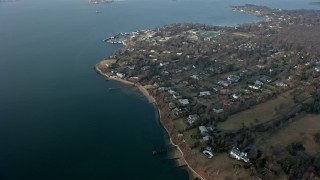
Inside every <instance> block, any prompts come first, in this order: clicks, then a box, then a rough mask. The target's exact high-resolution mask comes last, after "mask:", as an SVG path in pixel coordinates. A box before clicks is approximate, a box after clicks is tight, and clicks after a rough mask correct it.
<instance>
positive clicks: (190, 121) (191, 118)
mask: <svg viewBox="0 0 320 180" xmlns="http://www.w3.org/2000/svg"><path fill="white" fill-rule="evenodd" d="M199 119H200V117H199V115H198V114H192V115H189V116H188V118H187V123H188V124H189V125H192V124H193V123H194V122H196V121H197V120H199Z"/></svg>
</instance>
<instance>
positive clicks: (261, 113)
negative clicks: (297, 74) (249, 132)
mask: <svg viewBox="0 0 320 180" xmlns="http://www.w3.org/2000/svg"><path fill="white" fill-rule="evenodd" d="M294 106H295V103H294V101H293V97H292V96H291V95H290V91H289V92H286V93H283V94H282V95H280V96H278V97H277V98H276V99H271V100H269V101H267V102H264V103H261V104H258V105H256V106H254V107H252V108H251V109H248V110H246V111H242V112H240V113H237V114H234V115H232V116H230V117H229V118H228V119H227V120H226V121H224V122H222V123H220V124H218V127H219V128H222V129H225V130H238V129H241V128H242V126H243V124H244V125H245V126H247V127H250V126H252V125H257V124H261V123H264V122H267V121H270V120H272V119H274V118H277V117H280V116H282V115H285V114H286V113H287V112H288V111H290V110H291V109H292V108H293V107H294Z"/></svg>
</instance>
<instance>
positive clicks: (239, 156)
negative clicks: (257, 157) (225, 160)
mask: <svg viewBox="0 0 320 180" xmlns="http://www.w3.org/2000/svg"><path fill="white" fill-rule="evenodd" d="M229 154H230V156H231V157H233V158H235V159H237V160H238V161H240V160H242V161H244V162H246V163H247V162H249V161H250V160H249V158H248V157H247V153H244V152H241V151H240V150H239V148H235V147H234V148H232V150H231V151H230V153H229Z"/></svg>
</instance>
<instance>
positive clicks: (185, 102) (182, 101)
mask: <svg viewBox="0 0 320 180" xmlns="http://www.w3.org/2000/svg"><path fill="white" fill-rule="evenodd" d="M178 101H179V103H180V104H181V105H183V106H186V105H188V104H189V99H179V100H178Z"/></svg>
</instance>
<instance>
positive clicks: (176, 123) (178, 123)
mask: <svg viewBox="0 0 320 180" xmlns="http://www.w3.org/2000/svg"><path fill="white" fill-rule="evenodd" d="M173 124H174V126H175V128H176V129H177V130H178V131H182V130H184V129H185V127H186V125H185V123H184V118H179V119H175V120H173Z"/></svg>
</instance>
